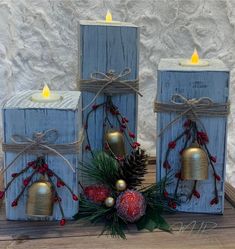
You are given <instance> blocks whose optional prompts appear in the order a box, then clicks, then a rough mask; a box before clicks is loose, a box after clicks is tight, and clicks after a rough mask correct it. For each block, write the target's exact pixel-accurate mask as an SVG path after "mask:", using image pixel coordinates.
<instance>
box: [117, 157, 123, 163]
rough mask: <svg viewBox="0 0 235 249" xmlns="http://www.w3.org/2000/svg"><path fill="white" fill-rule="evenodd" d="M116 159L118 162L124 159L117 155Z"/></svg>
mask: <svg viewBox="0 0 235 249" xmlns="http://www.w3.org/2000/svg"><path fill="white" fill-rule="evenodd" d="M116 159H117V160H118V161H119V162H121V161H123V160H124V156H117V157H116Z"/></svg>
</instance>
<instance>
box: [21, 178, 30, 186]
mask: <svg viewBox="0 0 235 249" xmlns="http://www.w3.org/2000/svg"><path fill="white" fill-rule="evenodd" d="M30 180H31V178H30V177H27V178H25V179H24V180H23V185H24V186H25V187H27V186H28V185H29V182H30Z"/></svg>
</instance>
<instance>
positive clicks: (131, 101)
mask: <svg viewBox="0 0 235 249" xmlns="http://www.w3.org/2000/svg"><path fill="white" fill-rule="evenodd" d="M79 45H80V48H79V51H80V63H79V64H80V78H81V79H90V75H91V73H93V72H97V71H100V72H103V73H106V72H108V71H109V70H110V69H112V70H115V71H116V72H117V73H120V72H121V71H122V70H123V69H125V68H127V67H128V68H130V69H131V74H130V75H129V76H128V77H126V78H125V79H130V80H132V79H136V78H138V70H139V30H138V27H136V26H132V27H131V26H130V27H120V26H107V25H89V22H88V23H87V24H86V22H85V21H83V22H82V24H80V43H79ZM94 96H95V94H94V93H91V92H82V105H83V107H85V106H87V104H89V103H90V101H91V100H92V99H93V97H94ZM105 99H106V96H105V95H103V94H101V95H100V96H99V97H98V98H97V99H96V101H95V103H96V104H100V103H102V102H104V101H105ZM112 100H113V102H114V104H115V105H117V106H118V107H119V110H120V112H121V113H122V114H123V115H124V116H126V117H127V118H128V119H129V127H130V129H131V130H132V131H133V132H135V133H136V131H137V112H138V109H137V106H138V103H137V100H138V98H137V95H136V94H135V93H130V94H118V95H115V96H113V97H112ZM88 111H90V108H88V109H87V110H85V111H84V113H83V121H84V120H85V117H86V115H87V113H88ZM111 120H112V122H113V123H114V125H115V126H117V127H119V126H118V124H117V122H116V121H115V119H114V118H112V117H111ZM103 121H104V111H103V110H97V111H96V112H95V113H93V114H92V115H91V117H90V120H89V124H90V125H89V127H88V134H89V137H90V143H91V147H92V149H94V150H99V149H102V147H103V136H104V127H103ZM84 146H86V144H85V143H84ZM89 157H90V153H89V152H87V151H85V150H84V153H83V160H85V161H88V160H89Z"/></svg>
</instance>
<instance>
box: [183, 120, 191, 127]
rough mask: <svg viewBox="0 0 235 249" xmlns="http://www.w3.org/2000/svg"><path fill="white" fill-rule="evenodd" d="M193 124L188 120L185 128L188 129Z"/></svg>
mask: <svg viewBox="0 0 235 249" xmlns="http://www.w3.org/2000/svg"><path fill="white" fill-rule="evenodd" d="M191 124H192V121H191V120H190V119H188V120H186V121H185V122H184V127H185V128H188V127H190V126H191Z"/></svg>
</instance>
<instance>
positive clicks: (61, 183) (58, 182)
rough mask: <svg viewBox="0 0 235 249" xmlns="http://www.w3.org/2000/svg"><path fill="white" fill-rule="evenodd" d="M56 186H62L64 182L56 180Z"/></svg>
mask: <svg viewBox="0 0 235 249" xmlns="http://www.w3.org/2000/svg"><path fill="white" fill-rule="evenodd" d="M56 186H57V187H58V188H60V187H62V186H64V182H63V181H61V180H58V181H57V183H56Z"/></svg>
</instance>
